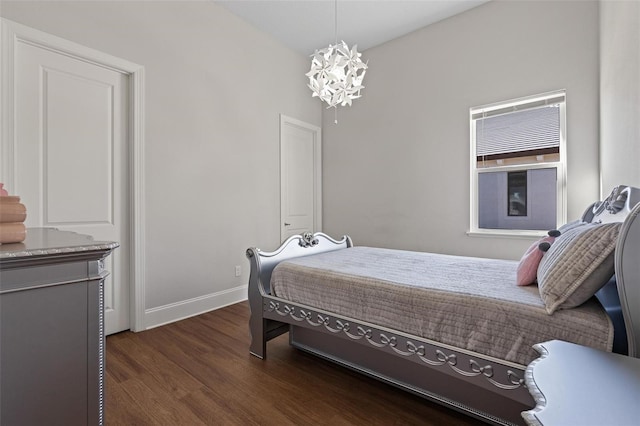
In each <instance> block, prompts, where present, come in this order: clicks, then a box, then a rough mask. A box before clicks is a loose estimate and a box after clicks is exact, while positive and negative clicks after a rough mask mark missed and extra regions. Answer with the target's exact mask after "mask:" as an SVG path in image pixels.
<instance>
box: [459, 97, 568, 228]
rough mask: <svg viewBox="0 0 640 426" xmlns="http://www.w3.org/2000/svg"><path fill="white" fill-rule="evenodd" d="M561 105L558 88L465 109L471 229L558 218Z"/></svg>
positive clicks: (545, 223) (543, 224) (562, 202)
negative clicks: (468, 129)
mask: <svg viewBox="0 0 640 426" xmlns="http://www.w3.org/2000/svg"><path fill="white" fill-rule="evenodd" d="M565 109H566V107H565V92H564V91H557V92H553V93H546V94H543V95H537V96H531V97H527V98H521V99H515V100H511V101H507V102H501V103H496V104H491V105H484V106H481V107H476V108H471V109H470V120H471V228H470V231H471V233H498V234H528V233H531V231H534V232H536V233H539V231H546V230H549V229H555V228H557V225H558V224H559V223H564V221H565V219H566V207H565V206H566V198H565V173H566V172H565V164H566V158H565V156H566V155H565V139H566V138H565V135H566V131H565V127H566V125H565Z"/></svg>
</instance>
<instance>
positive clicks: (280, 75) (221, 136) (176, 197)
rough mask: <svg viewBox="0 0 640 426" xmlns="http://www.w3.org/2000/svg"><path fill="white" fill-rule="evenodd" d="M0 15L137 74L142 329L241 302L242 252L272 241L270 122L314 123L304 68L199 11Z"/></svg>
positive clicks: (208, 11) (119, 5)
mask: <svg viewBox="0 0 640 426" xmlns="http://www.w3.org/2000/svg"><path fill="white" fill-rule="evenodd" d="M0 15H1V16H2V17H4V18H7V19H10V20H12V21H15V22H18V23H21V24H23V25H27V26H30V27H32V28H36V29H38V30H40V31H44V32H48V33H50V34H53V35H56V36H58V37H62V38H65V39H67V40H71V41H74V42H76V43H80V44H83V45H85V46H88V47H91V48H93V49H97V50H100V51H103V52H106V53H109V54H111V55H114V56H117V57H120V58H123V59H127V60H130V61H132V62H135V63H138V64H140V65H142V66H144V67H145V77H146V81H145V89H146V90H145V106H146V111H145V120H146V123H145V139H146V140H145V158H144V164H145V190H146V191H145V196H144V202H145V212H146V216H145V218H144V219H143V223H144V227H145V241H144V245H145V248H144V251H145V258H146V265H145V285H144V288H145V320H144V322H145V324H146V326H148V327H151V326H157V325H160V324H163V323H167V322H171V321H175V320H178V319H181V318H186V317H188V316H193V315H196V314H198V313H201V312H205V311H208V310H212V309H216V308H219V307H222V306H225V305H227V304H230V303H234V302H237V301H240V300H243V299H246V296H247V294H246V286H247V283H248V276H249V263H248V261H247V259H246V257H245V251H246V249H247V248H248V247H251V246H255V247H261V248H263V249H265V250H269V249H274V248H276V247H277V246H278V245H279V243H280V204H279V193H280V176H279V173H280V171H279V123H280V121H279V120H280V118H279V117H280V114H286V115H288V116H290V117H294V118H297V119H300V120H303V121H305V122H308V123H311V124H314V125H317V126H320V125H321V122H322V107H321V105H320V103H319V102H317V100H315V99H312V98H311V96H309V93H308V90H309V89H308V88H307V87H306V84H305V80H304V74H305V73H306V72H307V71H308V60H307V58H306V57H305V56H304V55H301V54H299V53H297V52H294V51H293V50H291V49H288V48H286V47H285V46H283V45H282V44H280V43H279V42H277V41H276V40H275V39H273V38H272V37H270V36H268V35H266V34H264V33H262V32H260V31H259V30H257V29H256V28H254V27H252V26H251V25H250V24H248V23H246V22H245V21H242V20H241V19H240V18H238V17H236V16H235V15H233V14H231V13H230V12H229V11H227V10H226V9H225V8H224V7H222V6H219V5H217V4H215V3H214V2H209V1H153V2H149V1H126V2H113V1H91V2H86V1H71V2H67V1H55V0H54V1H28V2H23V1H5V0H2V2H1V7H0ZM236 265H240V266H241V269H242V274H241V276H239V277H236V276H235V266H236Z"/></svg>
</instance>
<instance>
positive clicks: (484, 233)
mask: <svg viewBox="0 0 640 426" xmlns="http://www.w3.org/2000/svg"><path fill="white" fill-rule="evenodd" d="M467 235H468V236H469V237H481V238H482V237H489V238H495V237H499V238H519V239H534V238H541V237H544V236H546V235H547V232H546V231H534V230H517V231H516V230H500V229H487V230H480V229H478V230H475V231H467Z"/></svg>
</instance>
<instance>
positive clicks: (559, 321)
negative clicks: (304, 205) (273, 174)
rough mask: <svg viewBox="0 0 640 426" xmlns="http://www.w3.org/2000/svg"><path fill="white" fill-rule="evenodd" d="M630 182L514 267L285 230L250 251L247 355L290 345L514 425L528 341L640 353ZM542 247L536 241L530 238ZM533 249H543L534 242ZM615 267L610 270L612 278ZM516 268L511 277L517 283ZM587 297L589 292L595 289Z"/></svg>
mask: <svg viewBox="0 0 640 426" xmlns="http://www.w3.org/2000/svg"><path fill="white" fill-rule="evenodd" d="M638 214H640V190H639V189H637V188H633V187H629V186H618V187H616V188H614V190H613V191H612V193H611V194H610V195H609V197H607V198H606V199H605V200H602V201H600V202H596V203H594V204H593V205H591V206H589V208H587V209H586V210H585V212H584V214H583V216H582V217H581V218H580V219H579V220H576V221H574V222H571V223H569V224H567V225H564V226H563V227H561V228H560V230H561V235H560V236H557V238H556V237H554V238H546V239H544V241H543V240H541V241H540V242H550V244H549V245H548V246H547V247H544V248H545V249H546V250H547V251H546V252H543V253H542V254H539V253H537V252H536V250H537V248H536V247H534V246H535V244H534V245H532V249H533V252H535V253H536V254H537V255H539V256H538V257H540V259H538V263H539V265H538V263H536V266H537V268H536V272H537V279H538V283H537V285H535V284H534V285H528V286H524V285H523V286H516V285H515V280H516V271H518V272H517V273H518V274H519V273H520V269H519V267H520V266H522V264H523V262H524V257H526V256H523V259H522V260H521V261H520V262H518V261H508V260H495V259H481V258H471V257H461V256H450V255H441V254H432V253H421V252H409V251H401V250H390V249H382V248H371V247H355V246H354V245H353V243H352V241H351V238H349V237H348V236H344V237H343V238H341V239H339V240H335V239H333V238H331V237H329V236H328V235H325V234H323V233H315V234H309V233H308V234H304V235H300V236H294V237H291V238H289V239H288V240H287V241H285V242H284V243H283V244H282V245H281V246H280V247H279V248H278V249H277V250H275V251H273V252H264V251H261V250H259V249H257V248H249V249H248V250H247V257H248V258H249V261H250V264H251V273H250V278H249V304H250V307H251V317H250V323H249V327H250V331H251V339H252V340H251V346H250V352H251V354H253V355H255V356H257V357H259V358H262V359H266V356H267V342H268V341H269V340H270V339H272V338H274V337H277V336H279V335H281V334H283V333H286V332H288V333H289V340H290V343H291V345H292V346H294V347H296V348H298V349H301V350H304V351H307V352H309V353H312V354H314V355H317V356H319V357H322V358H324V359H328V360H330V361H333V362H336V363H338V364H340V365H343V366H346V367H348V368H351V369H354V370H357V371H359V372H362V373H364V374H367V375H369V376H372V377H374V378H377V379H380V380H382V381H385V382H387V383H389V384H392V385H394V386H398V387H400V388H402V389H405V390H407V391H410V392H413V393H415V394H418V395H420V396H423V397H425V398H427V399H429V400H432V401H435V402H437V403H441V404H444V405H446V406H449V407H451V408H453V409H456V410H458V411H461V412H464V413H466V414H469V415H471V416H474V417H476V418H478V419H480V420H483V421H486V422H489V423H493V424H522V423H523V419H522V417H521V412H522V411H525V410H529V409H531V408H532V407H533V406H534V405H535V403H534V401H533V399H532V397H531V395H530V393H529V392H528V390H527V389H526V385H525V383H524V372H525V369H526V365H527V364H528V363H529V362H531V361H532V360H533V359H535V357H536V356H537V353H536V352H535V351H534V350H533V348H532V346H533V345H534V344H536V343H540V342H543V341H547V340H552V339H560V340H566V341H570V342H573V343H578V344H581V345H585V346H591V347H595V348H598V349H602V350H606V351H614V352H619V353H623V354H627V355H629V356H634V357H639V356H640V348H639V347H638V345H639V343H638V342H640V326H639V325H638V324H640V262H638V259H639V258H640V220H639V219H637V216H638ZM537 243H538V242H536V244H537ZM540 247H542V246H540ZM614 272H615V273H614ZM519 277H520V275H518V278H519ZM594 293H595V295H594Z"/></svg>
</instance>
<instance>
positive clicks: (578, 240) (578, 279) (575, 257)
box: [538, 223, 621, 314]
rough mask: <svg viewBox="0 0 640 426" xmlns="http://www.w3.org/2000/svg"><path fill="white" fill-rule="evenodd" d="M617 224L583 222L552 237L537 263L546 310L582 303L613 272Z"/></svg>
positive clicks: (567, 307)
mask: <svg viewBox="0 0 640 426" xmlns="http://www.w3.org/2000/svg"><path fill="white" fill-rule="evenodd" d="M620 226H621V224H620V223H607V224H586V225H583V226H578V227H575V228H572V229H569V230H567V231H566V232H565V233H563V234H562V235H560V237H558V238H556V240H555V242H554V243H553V244H552V245H551V248H550V249H549V251H547V253H546V254H545V255H544V257H543V258H542V260H541V261H540V265H539V266H538V288H539V290H540V297H541V298H542V301H543V302H544V305H545V307H546V310H547V312H548V313H549V314H552V313H553V312H554V311H556V310H558V309H569V308H573V307H575V306H579V305H581V304H582V303H584V302H586V301H587V300H588V299H589V298H590V297H591V296H593V295H594V294H595V293H596V291H598V290H600V288H601V287H602V286H604V285H605V284H606V283H607V281H609V278H611V276H612V275H613V272H614V249H615V247H616V241H617V239H618V232H619V231H620Z"/></svg>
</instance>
